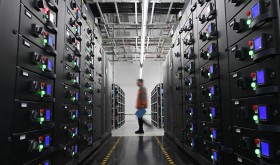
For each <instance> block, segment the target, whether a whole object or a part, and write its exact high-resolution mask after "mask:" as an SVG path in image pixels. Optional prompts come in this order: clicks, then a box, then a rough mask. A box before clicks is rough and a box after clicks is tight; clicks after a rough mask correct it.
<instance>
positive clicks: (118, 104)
mask: <svg viewBox="0 0 280 165" xmlns="http://www.w3.org/2000/svg"><path fill="white" fill-rule="evenodd" d="M112 102H113V104H112V128H113V129H117V128H120V127H121V126H123V125H124V124H125V93H124V91H123V90H122V89H121V87H120V86H118V85H117V84H112Z"/></svg>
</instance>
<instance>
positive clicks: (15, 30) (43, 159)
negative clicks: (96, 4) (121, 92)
mask: <svg viewBox="0 0 280 165" xmlns="http://www.w3.org/2000/svg"><path fill="white" fill-rule="evenodd" d="M0 8H1V10H0V13H1V20H9V21H7V24H5V25H4V26H2V27H1V28H0V29H1V32H0V33H1V36H2V37H3V38H5V39H6V42H3V43H1V46H0V50H1V52H2V53H6V54H7V56H5V57H3V60H1V62H0V63H1V69H2V71H1V72H0V75H1V76H3V77H9V78H7V79H5V80H3V81H1V83H2V85H1V90H2V91H3V92H5V96H1V99H0V100H1V105H3V109H1V110H0V113H1V124H0V125H1V129H2V134H1V141H0V143H1V145H2V146H3V148H4V150H5V152H4V153H3V154H1V156H0V160H1V162H2V164H78V163H80V162H82V161H83V160H84V159H85V158H86V157H87V156H89V154H90V153H92V152H93V151H94V150H96V149H97V148H98V147H99V146H100V144H101V143H103V142H104V140H106V139H107V138H108V137H109V136H110V132H111V130H110V129H109V128H108V127H107V126H104V125H105V123H102V122H99V121H98V120H99V119H100V118H101V112H102V111H101V110H100V111H99V110H98V109H100V108H102V104H101V101H102V100H101V97H100V96H99V93H100V94H102V93H103V91H105V90H103V89H102V88H100V86H104V85H103V84H104V82H103V81H99V79H100V77H104V76H103V75H106V76H109V77H111V76H110V74H105V69H103V68H102V67H101V66H103V65H102V63H104V61H108V60H107V59H106V58H105V54H104V53H103V54H101V53H99V52H100V51H99V50H100V48H101V44H98V43H101V42H99V41H98V40H100V39H101V37H99V39H98V36H100V34H99V31H98V28H97V27H96V26H95V25H94V22H95V21H94V20H95V19H94V17H93V14H92V13H91V11H90V7H89V6H88V5H87V4H85V3H84V1H80V0H65V1H61V0H21V1H13V2H10V1H1V5H0ZM4 16H5V17H4ZM102 59H105V60H102ZM107 66H108V68H107V69H106V71H107V72H109V73H110V72H111V68H110V67H109V64H108V65H107ZM110 82H111V80H110V78H108V79H107V84H110ZM109 89H110V88H109ZM6 94H7V95H6ZM105 102H110V100H109V101H108V100H105ZM110 111H111V109H110V110H109V111H108V110H106V109H104V112H105V118H106V119H108V118H109V119H110V120H111V116H110V114H111V113H110ZM4 116H5V117H4ZM103 121H104V120H103ZM107 123H108V122H107ZM103 126H104V127H106V129H105V130H104V131H103V132H101V131H99V130H100V129H101V127H103Z"/></svg>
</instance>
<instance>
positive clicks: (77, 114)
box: [76, 110, 79, 118]
mask: <svg viewBox="0 0 280 165" xmlns="http://www.w3.org/2000/svg"><path fill="white" fill-rule="evenodd" d="M78 116H79V110H76V118H78Z"/></svg>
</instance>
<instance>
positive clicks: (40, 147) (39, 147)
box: [38, 144, 44, 152]
mask: <svg viewBox="0 0 280 165" xmlns="http://www.w3.org/2000/svg"><path fill="white" fill-rule="evenodd" d="M38 149H39V152H41V151H42V150H43V149H44V146H43V145H41V144H40V145H39V146H38Z"/></svg>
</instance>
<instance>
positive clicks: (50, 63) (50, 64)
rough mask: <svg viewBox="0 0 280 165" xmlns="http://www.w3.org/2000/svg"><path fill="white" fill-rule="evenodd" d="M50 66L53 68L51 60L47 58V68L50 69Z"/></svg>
mask: <svg viewBox="0 0 280 165" xmlns="http://www.w3.org/2000/svg"><path fill="white" fill-rule="evenodd" d="M52 68H53V65H52V61H51V60H48V69H49V70H52Z"/></svg>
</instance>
